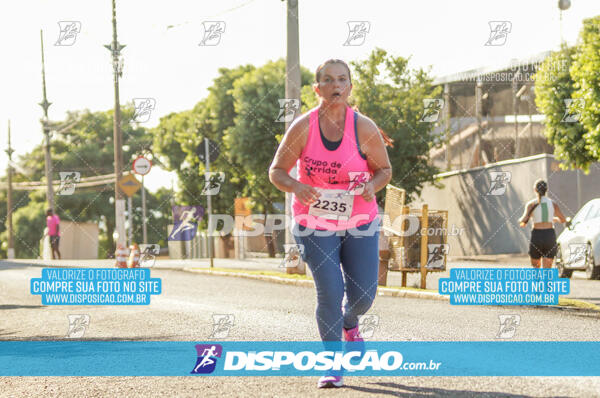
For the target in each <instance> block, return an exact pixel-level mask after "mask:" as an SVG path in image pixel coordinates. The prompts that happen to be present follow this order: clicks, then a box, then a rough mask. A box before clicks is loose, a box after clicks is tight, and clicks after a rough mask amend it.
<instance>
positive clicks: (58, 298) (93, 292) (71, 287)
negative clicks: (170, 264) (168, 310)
mask: <svg viewBox="0 0 600 398" xmlns="http://www.w3.org/2000/svg"><path fill="white" fill-rule="evenodd" d="M29 288H30V292H31V294H34V295H40V296H42V305H148V304H150V297H151V295H153V294H160V293H161V291H162V283H161V280H160V278H151V277H150V270H149V269H147V268H44V269H42V277H41V278H31V281H30V283H29Z"/></svg>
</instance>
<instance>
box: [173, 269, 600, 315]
mask: <svg viewBox="0 0 600 398" xmlns="http://www.w3.org/2000/svg"><path fill="white" fill-rule="evenodd" d="M180 270H183V271H185V272H193V273H197V274H208V275H218V276H232V277H236V278H246V279H256V280H262V281H265V282H275V283H281V284H284V285H294V286H304V287H313V286H314V285H315V284H314V282H313V280H312V279H310V280H307V279H292V278H286V277H281V276H275V275H256V274H249V273H245V272H232V271H213V270H210V269H201V268H183V269H181V268H180ZM377 295H378V296H388V297H404V298H417V299H425V300H439V301H450V296H447V295H442V294H439V293H435V292H422V291H417V290H412V289H403V288H391V287H383V286H379V287H377ZM569 300H571V301H573V302H579V303H583V304H586V305H588V304H590V303H587V302H586V301H583V300H577V299H569ZM535 308H555V309H560V310H576V311H587V312H596V313H598V312H600V311H599V310H597V309H594V308H580V307H576V306H570V305H546V306H535Z"/></svg>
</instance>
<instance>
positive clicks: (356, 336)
mask: <svg viewBox="0 0 600 398" xmlns="http://www.w3.org/2000/svg"><path fill="white" fill-rule="evenodd" d="M342 330H343V332H344V341H364V340H363V338H362V336H361V335H360V333H359V332H358V326H356V327H354V328H352V329H346V328H342Z"/></svg>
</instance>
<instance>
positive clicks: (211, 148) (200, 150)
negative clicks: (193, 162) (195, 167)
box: [196, 139, 221, 163]
mask: <svg viewBox="0 0 600 398" xmlns="http://www.w3.org/2000/svg"><path fill="white" fill-rule="evenodd" d="M205 145H206V144H205V143H204V140H202V142H201V143H200V144H199V145H198V146H197V147H196V155H197V156H198V158H199V159H200V161H201V162H202V163H204V162H206V147H205ZM220 153H221V149H220V148H219V144H217V143H216V142H214V141H213V140H211V139H209V140H208V162H209V163H213V162H214V161H215V160H217V158H218V157H219V154H220Z"/></svg>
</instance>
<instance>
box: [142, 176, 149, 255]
mask: <svg viewBox="0 0 600 398" xmlns="http://www.w3.org/2000/svg"><path fill="white" fill-rule="evenodd" d="M142 240H143V241H144V244H145V245H146V244H148V229H147V228H146V188H145V187H144V175H142Z"/></svg>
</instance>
